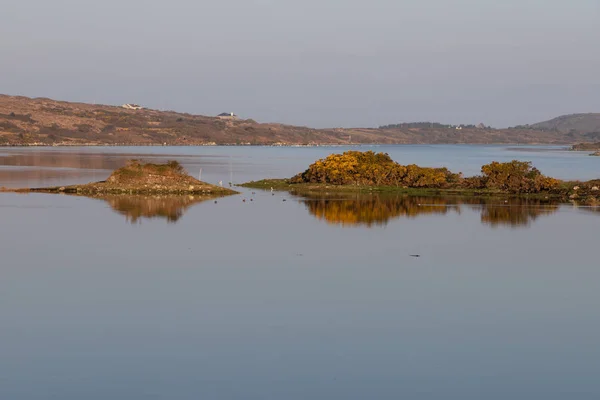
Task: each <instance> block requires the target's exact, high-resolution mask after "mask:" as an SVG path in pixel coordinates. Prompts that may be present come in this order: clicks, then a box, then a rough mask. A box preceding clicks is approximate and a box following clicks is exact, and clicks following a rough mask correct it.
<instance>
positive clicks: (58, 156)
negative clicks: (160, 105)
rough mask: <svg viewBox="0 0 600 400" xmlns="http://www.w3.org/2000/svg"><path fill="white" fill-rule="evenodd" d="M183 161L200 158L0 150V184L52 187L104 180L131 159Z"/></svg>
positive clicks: (163, 155)
mask: <svg viewBox="0 0 600 400" xmlns="http://www.w3.org/2000/svg"><path fill="white" fill-rule="evenodd" d="M133 158H135V159H142V160H146V161H152V162H159V163H160V162H166V161H168V160H171V159H177V160H179V161H180V162H186V161H193V160H196V161H197V158H194V157H182V156H177V155H168V154H161V155H153V154H139V153H110V152H106V153H104V152H98V153H91V152H72V151H62V150H61V151H55V150H48V149H42V150H38V151H33V150H28V151H17V150H14V149H10V151H7V150H5V151H3V152H2V151H0V187H2V186H6V187H32V186H51V185H53V184H56V185H58V184H65V183H66V182H69V184H71V183H87V182H88V181H90V180H100V179H105V178H106V177H108V176H109V175H110V172H111V171H113V170H115V169H117V168H121V167H123V166H124V165H125V164H126V163H127V160H129V159H133Z"/></svg>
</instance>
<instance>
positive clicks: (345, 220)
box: [304, 195, 556, 227]
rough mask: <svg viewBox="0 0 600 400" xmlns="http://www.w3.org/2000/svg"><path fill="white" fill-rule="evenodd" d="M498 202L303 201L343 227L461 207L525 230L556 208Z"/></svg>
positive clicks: (364, 198)
mask: <svg viewBox="0 0 600 400" xmlns="http://www.w3.org/2000/svg"><path fill="white" fill-rule="evenodd" d="M499 202H500V201H499V200H497V199H485V198H460V197H414V196H388V195H354V196H353V197H343V198H340V197H336V198H327V197H322V196H318V195H313V196H311V197H309V198H307V199H305V200H304V203H305V204H306V207H307V209H308V211H309V212H310V213H311V214H312V215H314V216H315V217H316V218H318V219H321V220H324V221H326V222H328V223H331V224H340V225H365V226H369V227H370V226H373V225H385V224H386V223H387V222H388V221H389V220H391V219H394V218H400V217H405V218H414V217H418V216H421V215H433V214H438V215H443V214H446V213H448V212H449V211H456V212H460V207H461V205H468V206H475V207H476V208H481V221H482V222H483V223H485V224H490V225H492V226H498V225H509V226H525V225H528V224H529V223H530V222H531V221H533V220H535V219H536V218H537V217H538V216H540V215H549V214H551V213H553V212H554V211H555V210H556V208H554V207H550V206H549V205H548V203H543V202H541V201H537V200H521V199H514V200H511V201H510V202H509V203H503V204H499Z"/></svg>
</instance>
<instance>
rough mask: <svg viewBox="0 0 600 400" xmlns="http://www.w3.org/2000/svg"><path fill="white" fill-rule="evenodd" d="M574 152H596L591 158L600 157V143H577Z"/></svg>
mask: <svg viewBox="0 0 600 400" xmlns="http://www.w3.org/2000/svg"><path fill="white" fill-rule="evenodd" d="M571 150H573V151H594V153H592V154H590V155H591V156H600V142H596V143H577V144H575V145H573V146H572V147H571Z"/></svg>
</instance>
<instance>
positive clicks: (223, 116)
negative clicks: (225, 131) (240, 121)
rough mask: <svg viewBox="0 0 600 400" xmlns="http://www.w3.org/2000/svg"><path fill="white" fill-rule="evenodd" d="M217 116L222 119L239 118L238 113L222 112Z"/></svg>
mask: <svg viewBox="0 0 600 400" xmlns="http://www.w3.org/2000/svg"><path fill="white" fill-rule="evenodd" d="M217 118H220V119H237V115H235V114H234V113H232V112H231V113H221V114H219V115H217Z"/></svg>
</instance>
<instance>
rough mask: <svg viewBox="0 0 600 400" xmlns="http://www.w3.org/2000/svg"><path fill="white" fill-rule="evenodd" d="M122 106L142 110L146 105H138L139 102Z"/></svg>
mask: <svg viewBox="0 0 600 400" xmlns="http://www.w3.org/2000/svg"><path fill="white" fill-rule="evenodd" d="M121 107H123V108H126V109H128V110H142V109H143V108H144V107H142V106H140V105H138V104H129V103H127V104H123V105H122V106H121Z"/></svg>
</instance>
